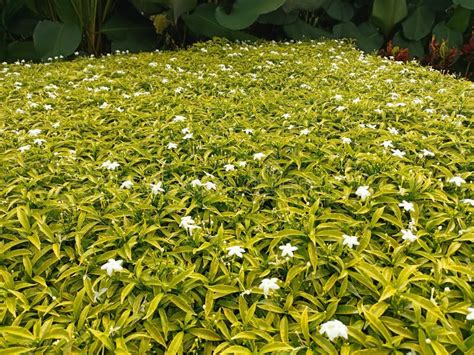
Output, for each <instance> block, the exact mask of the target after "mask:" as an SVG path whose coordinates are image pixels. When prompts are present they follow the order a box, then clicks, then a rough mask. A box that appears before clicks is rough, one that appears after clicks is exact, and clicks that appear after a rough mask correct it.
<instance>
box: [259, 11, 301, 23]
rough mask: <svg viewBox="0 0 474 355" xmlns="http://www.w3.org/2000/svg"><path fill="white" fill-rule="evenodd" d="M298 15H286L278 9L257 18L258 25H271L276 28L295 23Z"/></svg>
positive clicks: (292, 13)
mask: <svg viewBox="0 0 474 355" xmlns="http://www.w3.org/2000/svg"><path fill="white" fill-rule="evenodd" d="M297 18H298V13H296V12H291V13H287V12H285V11H283V9H282V8H281V7H280V8H279V9H277V10H275V11H272V12H269V13H268V14H263V15H260V16H259V17H258V20H257V21H258V23H263V24H272V25H277V26H283V25H289V24H291V23H293V22H295V21H296V19H297Z"/></svg>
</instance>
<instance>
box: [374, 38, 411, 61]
mask: <svg viewBox="0 0 474 355" xmlns="http://www.w3.org/2000/svg"><path fill="white" fill-rule="evenodd" d="M379 54H380V55H381V56H383V57H389V58H393V59H394V60H396V61H399V62H407V61H408V59H410V52H409V50H408V48H400V47H399V46H395V47H394V46H393V43H392V41H388V43H387V48H386V49H381V50H380V52H379Z"/></svg>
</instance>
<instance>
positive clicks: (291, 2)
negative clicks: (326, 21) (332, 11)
mask: <svg viewBox="0 0 474 355" xmlns="http://www.w3.org/2000/svg"><path fill="white" fill-rule="evenodd" d="M329 1H330V0H286V2H285V4H284V5H283V6H282V9H283V10H284V11H285V12H292V11H294V10H302V11H315V10H317V9H319V8H320V7H322V6H324V5H325V4H326V3H328V2H329Z"/></svg>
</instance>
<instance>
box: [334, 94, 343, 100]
mask: <svg viewBox="0 0 474 355" xmlns="http://www.w3.org/2000/svg"><path fill="white" fill-rule="evenodd" d="M334 100H336V101H341V100H342V95H335V96H334Z"/></svg>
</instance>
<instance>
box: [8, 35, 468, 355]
mask: <svg viewBox="0 0 474 355" xmlns="http://www.w3.org/2000/svg"><path fill="white" fill-rule="evenodd" d="M0 82H1V85H0V98H1V99H2V102H3V105H2V106H1V107H0V152H1V154H0V201H1V204H0V236H1V237H0V260H1V261H0V300H1V302H0V322H1V326H0V347H1V348H2V349H3V350H2V353H12V352H14V353H33V352H38V353H42V352H48V353H55V352H56V353H60V352H73V353H78V352H88V353H91V354H97V353H119V354H124V353H131V354H136V353H158V354H159V353H164V352H167V353H170V354H172V353H180V352H182V353H186V354H191V353H207V354H210V353H223V354H225V353H227V354H248V353H292V354H305V353H307V354H311V353H329V354H336V353H341V354H358V353H359V354H363V353H369V352H370V353H376V354H389V353H390V354H407V353H410V354H414V353H416V354H418V353H422V354H448V353H455V354H461V353H467V352H468V351H469V349H472V347H473V344H474V337H473V335H472V331H473V322H472V321H473V319H474V294H473V292H472V277H473V268H472V266H473V263H472V261H473V260H472V259H473V252H472V241H473V238H474V228H473V226H472V212H473V208H474V207H473V206H474V199H473V184H472V178H473V174H472V172H473V148H474V142H473V140H472V137H473V136H474V132H473V127H472V125H473V120H472V118H473V112H474V100H473V86H472V84H470V83H468V82H466V81H462V80H456V79H454V78H452V77H449V76H443V75H442V74H440V73H438V72H434V71H430V70H427V69H426V68H421V67H419V65H418V64H416V63H406V64H404V63H399V62H392V61H389V60H386V59H383V58H379V57H375V56H368V55H365V54H363V53H362V52H359V51H358V50H355V49H353V48H352V47H351V46H350V45H349V44H347V43H344V42H338V41H329V42H321V43H316V42H305V43H301V42H298V43H258V44H245V43H231V42H226V41H217V40H216V41H214V42H210V43H201V44H197V45H195V46H193V47H192V48H190V49H189V50H186V51H180V52H155V53H145V54H139V55H125V54H120V53H118V54H116V55H113V56H109V57H103V58H78V59H76V60H74V61H72V62H68V63H64V62H53V63H49V64H20V63H18V64H8V65H6V64H5V65H3V66H2V67H1V68H0Z"/></svg>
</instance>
